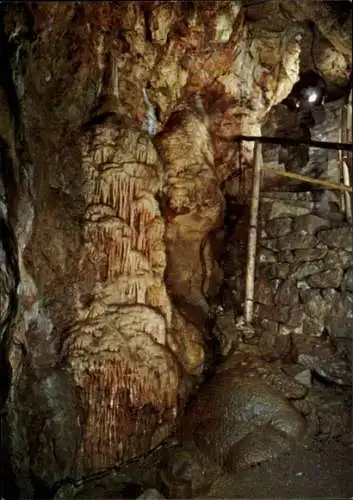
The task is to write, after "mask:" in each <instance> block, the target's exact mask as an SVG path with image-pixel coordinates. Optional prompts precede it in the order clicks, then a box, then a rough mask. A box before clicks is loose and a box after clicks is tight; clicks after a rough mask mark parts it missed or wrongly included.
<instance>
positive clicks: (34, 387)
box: [0, 1, 351, 498]
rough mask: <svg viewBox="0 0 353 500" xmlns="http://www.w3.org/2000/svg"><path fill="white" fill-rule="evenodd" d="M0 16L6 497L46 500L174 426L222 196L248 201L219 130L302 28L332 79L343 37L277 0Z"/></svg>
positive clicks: (252, 118)
mask: <svg viewBox="0 0 353 500" xmlns="http://www.w3.org/2000/svg"><path fill="white" fill-rule="evenodd" d="M0 7H1V8H0V14H1V23H0V38H1V39H0V64H1V68H0V69H1V70H0V83H1V87H2V89H1V94H0V110H1V115H2V120H1V128H0V135H1V179H0V197H1V200H0V210H1V211H0V224H1V246H0V273H1V274H0V284H1V289H0V294H1V297H0V298H1V307H0V332H1V349H0V351H1V352H0V354H1V360H0V361H1V370H2V371H1V377H2V380H4V383H3V384H2V385H1V405H2V406H1V410H4V412H2V414H1V427H2V429H1V431H2V435H4V436H6V440H5V441H6V442H5V445H3V447H2V457H4V458H3V459H2V460H3V461H4V462H6V463H5V465H4V467H3V468H4V469H6V474H8V477H10V472H11V471H12V472H13V473H14V475H15V479H14V480H12V479H11V480H9V481H8V482H7V486H6V487H7V488H10V489H11V488H13V489H12V490H11V491H10V492H9V491H7V490H6V491H7V492H6V494H5V493H4V495H3V496H4V497H5V498H7V497H11V496H16V494H18V493H19V494H20V496H21V497H26V498H31V497H42V496H43V497H45V496H47V495H50V494H51V491H52V488H53V487H54V485H55V484H57V483H60V481H62V480H63V479H65V478H68V477H74V478H78V477H81V476H84V475H85V474H87V473H90V472H93V473H94V472H96V471H97V470H100V469H101V468H103V469H104V468H108V467H114V465H115V464H116V463H121V462H123V461H125V460H128V459H129V458H131V457H133V456H135V455H138V454H140V453H144V452H146V451H147V450H149V449H150V448H152V447H154V446H156V445H157V444H158V443H159V442H161V441H162V440H163V439H164V438H165V437H166V436H167V435H168V434H169V433H170V432H171V431H172V428H173V424H174V422H175V419H176V417H177V414H178V412H179V411H180V407H181V404H180V401H181V403H182V402H183V401H184V400H185V398H186V396H187V393H188V392H189V391H190V387H191V388H192V387H193V386H195V384H196V383H198V382H199V380H200V374H201V373H202V370H203V368H204V364H205V338H204V337H205V331H204V330H205V321H206V319H207V316H208V314H209V312H210V311H209V306H208V303H207V299H208V298H209V297H212V296H214V295H215V294H216V293H217V290H218V287H219V285H220V281H221V272H220V270H219V268H218V265H217V263H216V262H215V255H216V253H217V250H216V247H217V244H218V243H217V242H219V241H221V238H219V235H217V234H214V233H215V232H217V231H216V230H217V228H218V227H219V225H220V224H222V217H223V208H224V205H223V204H224V201H223V196H224V193H225V192H226V193H228V194H231V195H233V196H237V198H238V199H239V200H240V201H242V202H243V203H248V201H249V194H250V189H249V188H250V186H251V182H250V180H251V167H252V148H253V146H252V144H251V143H246V144H244V145H237V146H235V144H234V142H233V140H232V138H233V136H234V135H239V134H249V135H251V134H253V135H257V134H260V131H261V125H262V123H263V121H264V120H265V118H266V115H267V114H268V112H269V110H270V109H271V107H273V106H275V105H276V104H278V103H279V102H280V101H282V100H283V99H284V98H285V97H286V96H287V95H288V94H289V92H290V91H291V89H292V86H293V84H294V83H295V81H296V80H297V79H298V73H299V67H300V51H301V48H302V45H303V43H302V38H301V35H302V32H303V25H304V24H305V25H306V22H307V20H308V19H309V20H312V21H313V22H315V23H316V24H317V27H318V29H319V30H320V31H321V32H322V34H323V37H322V39H321V41H320V40H319V45H320V43H322V44H323V45H324V44H326V45H327V40H329V41H330V42H331V44H332V47H331V46H330V51H331V57H333V56H332V54H334V53H337V54H338V55H340V64H339V65H338V66H336V69H335V71H336V73H337V74H338V76H339V79H340V81H342V72H343V68H344V63H345V62H347V61H348V62H349V61H350V55H349V54H348V53H347V43H348V41H349V40H348V39H349V36H348V37H347V36H345V37H341V38H342V40H343V41H341V43H339V42H338V41H337V40H338V39H339V37H338V36H337V31H338V28H337V26H336V24H335V25H333V26H332V27H331V29H329V27H328V25H327V16H330V18H332V17H333V16H334V13H333V12H331V11H330V10H329V9H326V7H325V9H324V14H323V13H322V12H319V11H317V10H316V9H314V8H312V9H311V10H310V9H309V10H308V9H304V11H303V9H298V14H297V13H296V12H295V11H293V10H292V8H291V6H290V5H289V4H288V5H285V8H284V9H283V8H281V5H280V3H279V2H276V1H274V2H269V5H268V6H266V9H267V12H271V13H272V14H271V16H270V22H268V21H267V20H266V19H264V17H263V16H264V14H266V12H265V11H266V9H264V10H263V7H262V6H260V8H259V7H257V8H256V6H249V9H248V10H247V8H246V7H244V6H242V5H241V3H239V2H228V1H224V2H217V3H215V4H212V5H211V4H210V5H207V6H206V7H205V5H204V4H203V3H200V4H199V3H198V2H192V3H188V2H186V3H185V2H142V3H139V2H116V3H112V2H107V3H106V2H101V3H99V4H97V5H93V4H89V3H87V4H86V3H74V2H73V3H59V2H53V3H38V2H37V3H35V2H30V3H23V4H14V5H12V4H11V6H8V5H6V6H4V5H3V4H1V6H0ZM268 9H270V10H268ZM325 15H326V17H325ZM297 16H299V17H297ZM297 21H298V22H297ZM342 57H343V59H342ZM326 69H327V71H328V73H330V75H331V77H332V76H333V73H334V72H333V71H332V70H331V69H330V68H326ZM337 78H338V77H337ZM305 213H306V212H305ZM287 215H288V216H289V217H291V216H292V215H291V214H287ZM272 218H273V219H275V214H273V217H272ZM272 229H273V231H274V232H273V231H272V234H273V237H271V238H270V239H271V242H270V246H269V247H267V250H268V248H270V250H268V251H272V250H271V245H273V244H275V243H277V242H276V238H277V236H274V234H275V233H276V229H274V228H272ZM287 229H288V228H287ZM323 234H324V233H323ZM323 237H324V236H323ZM325 237H326V238H327V236H325ZM312 238H316V236H312ZM329 238H330V237H329ZM304 240H305V238H304V239H303V238H302V239H301V240H300V241H301V242H302V243H301V246H299V247H296V248H298V250H300V249H303V248H308V247H309V246H310V245H309V243H308V242H307V241H306V240H305V241H306V242H305V241H304ZM239 241H240V240H239ZM282 241H285V240H282ZM310 244H311V243H310ZM323 244H324V247H325V245H326V246H328V247H330V245H329V243H327V242H325V241H323ZM292 247H293V245H292V246H291V247H290V248H288V251H289V252H291V251H292ZM281 248H282V249H283V250H284V249H285V248H287V246H286V244H283V245H281ZM293 248H294V247H293ZM330 248H331V247H330ZM344 251H346V250H344ZM350 251H351V250H350ZM186 253H188V265H187V261H186V257H185V256H186ZM327 255H329V254H327ZM330 258H331V259H332V258H334V257H333V256H331V257H330ZM340 259H341V260H342V262H347V259H346V257H345V255H344V254H342V255H341V256H340ZM348 268H349V266H348V265H347V269H348ZM345 269H346V268H345ZM285 272H287V271H285V269H284V270H283V269H282V274H281V276H282V275H283V273H285ZM318 272H319V271H318ZM349 272H350V271H349ZM349 276H350V274H348V278H346V275H344V276H338V277H337V276H334V277H332V276H331V284H332V280H333V278H335V280H336V281H334V283H336V282H337V280H340V282H341V283H342V289H343V288H344V293H345V294H346V295H345V296H344V301H343V302H342V303H341V302H339V301H338V299H337V301H338V302H337V304H336V306H335V307H336V308H337V311H339V310H341V309H342V307H345V304H346V303H349V301H350V295H349V294H351V292H350V281H351V280H350V277H349ZM326 278H327V277H326ZM326 278H325V276H324V277H323V278H322V277H321V285H322V282H323V281H322V280H325V279H326ZM279 279H285V278H279ZM276 280H277V278H276ZM277 285H279V283H277ZM277 285H276V286H277ZM289 293H290V290H286V289H285V287H284V288H283V287H282V288H281V292H280V296H281V297H287V298H286V299H283V300H286V301H287V302H288V294H289ZM337 297H338V296H337ZM281 300H282V299H281ZM340 300H341V296H340ZM342 304H343V305H342ZM284 307H288V306H284ZM190 308H191V309H190ZM278 310H281V314H284V315H285V314H286V313H288V314H289V309H288V310H285V309H283V308H278ZM190 311H191V312H190ZM200 312H201V314H199V316H200V318H201V319H200V318H199V319H193V315H194V314H195V313H200ZM338 317H339V316H338ZM341 317H342V316H341ZM283 349H286V347H285V346H284V347H283ZM4 367H5V368H4ZM179 400H180V401H179ZM276 401H277V400H276ZM281 401H282V400H278V404H280V405H281V404H282V403H281ZM274 411H275V410H274ZM269 448H270V447H269ZM244 454H246V450H244ZM7 471H9V472H7ZM12 485H14V486H12ZM15 490H16V491H15ZM1 494H2V490H1Z"/></svg>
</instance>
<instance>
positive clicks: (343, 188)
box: [263, 168, 352, 193]
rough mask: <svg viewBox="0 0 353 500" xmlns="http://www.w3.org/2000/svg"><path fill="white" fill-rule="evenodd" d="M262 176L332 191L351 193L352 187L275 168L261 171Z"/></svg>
mask: <svg viewBox="0 0 353 500" xmlns="http://www.w3.org/2000/svg"><path fill="white" fill-rule="evenodd" d="M263 172H264V174H274V175H279V176H280V177H287V178H289V179H294V180H296V181H301V182H308V183H310V184H317V185H319V186H323V187H326V188H327V189H331V190H332V191H348V192H350V193H351V192H352V186H346V185H345V184H338V183H337V182H333V181H329V180H326V179H316V178H315V177H308V176H306V175H301V174H296V173H295V172H287V171H286V170H278V169H277V168H267V169H263Z"/></svg>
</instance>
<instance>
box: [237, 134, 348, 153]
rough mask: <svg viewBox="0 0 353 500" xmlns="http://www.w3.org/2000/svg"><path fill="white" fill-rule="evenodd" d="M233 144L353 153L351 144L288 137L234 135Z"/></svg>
mask: <svg viewBox="0 0 353 500" xmlns="http://www.w3.org/2000/svg"><path fill="white" fill-rule="evenodd" d="M232 140H233V141H235V142H241V141H246V142H251V141H259V142H260V143H261V144H278V145H280V146H285V145H288V146H298V145H301V144H302V145H307V146H309V147H310V148H321V149H336V150H337V151H353V144H352V143H339V142H326V141H311V140H309V139H291V138H290V137H265V136H261V137H256V136H252V135H236V136H234V137H233V138H232Z"/></svg>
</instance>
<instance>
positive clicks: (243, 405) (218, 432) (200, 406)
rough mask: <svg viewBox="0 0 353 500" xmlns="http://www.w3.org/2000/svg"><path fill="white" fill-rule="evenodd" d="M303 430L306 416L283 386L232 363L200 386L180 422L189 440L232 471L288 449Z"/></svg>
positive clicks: (182, 431) (295, 442) (298, 439)
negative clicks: (243, 373)
mask: <svg viewBox="0 0 353 500" xmlns="http://www.w3.org/2000/svg"><path fill="white" fill-rule="evenodd" d="M305 432H306V423H305V420H304V418H303V417H302V416H301V415H300V414H299V412H297V410H295V409H294V407H293V406H291V404H290V403H289V402H288V401H286V400H285V399H284V397H283V396H282V395H281V393H280V392H278V391H277V390H275V389H273V388H271V387H270V386H268V385H267V384H266V383H264V382H263V381H261V380H259V379H257V378H253V379H244V378H243V377H240V376H238V375H234V373H233V372H232V370H231V369H228V370H225V371H221V372H219V373H217V374H216V375H215V376H214V377H213V378H212V379H211V380H210V381H209V382H207V383H206V384H205V385H204V386H203V387H202V388H201V389H200V391H199V393H198V395H197V396H196V398H195V400H194V402H193V403H192V404H191V405H190V406H189V408H188V410H187V411H186V414H185V417H184V420H183V421H182V426H181V434H182V438H183V439H184V440H186V442H187V441H189V440H192V441H193V442H194V443H195V444H196V446H197V447H198V448H199V449H200V450H201V452H203V453H204V454H205V455H207V456H208V457H209V458H210V459H211V460H213V461H214V462H215V463H218V464H219V465H221V466H223V467H224V468H225V469H226V470H228V471H232V472H235V471H240V470H243V469H246V468H249V467H250V466H252V465H255V464H257V463H260V462H264V461H266V460H269V459H271V458H274V457H276V456H278V455H280V454H281V453H284V452H286V451H288V450H290V449H291V448H292V447H293V446H294V445H296V444H297V443H298V442H299V441H300V440H301V438H303V437H304V435H305Z"/></svg>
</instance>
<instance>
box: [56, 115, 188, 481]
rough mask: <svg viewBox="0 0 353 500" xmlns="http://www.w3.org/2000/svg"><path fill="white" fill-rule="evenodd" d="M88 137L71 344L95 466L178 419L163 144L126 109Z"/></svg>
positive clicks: (88, 459) (147, 443)
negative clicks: (162, 196)
mask: <svg viewBox="0 0 353 500" xmlns="http://www.w3.org/2000/svg"><path fill="white" fill-rule="evenodd" d="M81 144H82V159H83V161H82V167H83V177H84V180H85V181H84V184H83V186H82V194H83V196H84V202H85V205H86V207H87V208H86V210H85V214H84V219H83V240H84V243H83V246H82V249H81V258H80V262H79V272H80V275H81V279H80V281H79V282H78V283H76V284H75V288H76V293H77V295H76V300H77V302H78V312H79V315H78V318H77V321H76V323H75V324H74V325H73V326H72V327H71V328H70V331H69V332H68V338H67V339H66V342H65V348H64V351H65V355H66V356H67V363H68V365H69V367H70V369H71V372H72V373H73V376H74V380H75V383H76V385H77V386H78V387H80V389H81V392H82V398H83V405H84V407H85V424H84V428H85V432H84V436H83V442H82V445H81V449H80V458H79V462H78V463H80V470H84V471H85V472H87V471H90V470H95V469H97V468H106V467H111V466H112V465H114V463H116V462H119V461H121V460H122V459H123V458H125V457H128V456H134V455H135V454H136V453H138V452H141V451H142V450H144V451H147V450H148V449H150V447H154V446H156V445H157V444H159V441H160V440H161V439H163V438H164V437H166V436H167V435H168V434H169V432H170V429H168V427H166V428H165V430H164V432H163V431H162V432H160V433H159V435H157V434H153V433H154V431H156V433H158V429H159V424H161V423H162V422H163V421H164V420H165V418H166V420H167V423H169V424H172V421H173V414H174V413H175V411H176V408H175V406H176V397H177V394H178V383H179V377H178V368H177V365H176V361H175V359H174V358H173V356H172V355H171V353H170V351H169V350H168V347H167V345H166V343H167V331H168V330H169V329H170V326H171V304H170V300H169V297H168V295H167V293H166V288H165V285H164V281H163V276H164V272H165V265H166V258H165V246H164V231H165V224H164V220H163V218H162V216H161V212H160V209H159V205H158V202H157V200H156V194H157V193H158V192H159V191H160V190H161V188H162V180H163V176H162V173H163V172H162V165H161V162H160V160H159V158H158V156H157V153H156V150H155V149H154V147H153V145H152V143H151V141H150V138H149V137H148V135H146V134H145V133H143V132H141V131H139V130H138V129H137V128H136V127H134V125H133V124H129V123H124V120H123V119H119V117H118V116H115V117H113V118H111V119H109V121H106V122H104V123H103V124H101V125H96V126H93V127H92V128H90V129H89V130H88V132H86V133H85V134H84V135H83V137H82V139H81ZM102 395H104V398H102ZM168 410H169V416H168ZM145 421H148V427H149V429H150V432H148V433H146V427H145V425H146V424H145ZM168 421H169V422H168ZM81 460H82V462H81Z"/></svg>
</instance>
